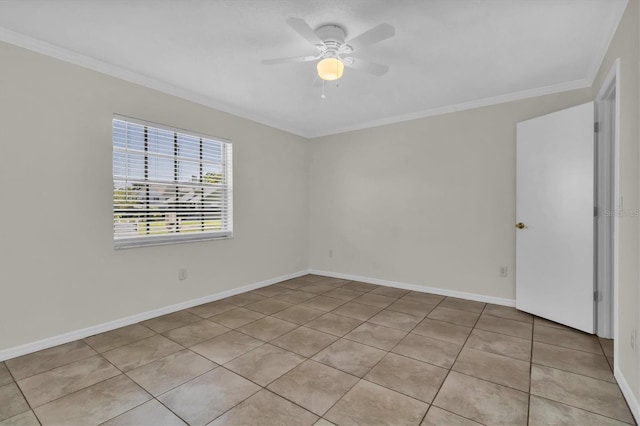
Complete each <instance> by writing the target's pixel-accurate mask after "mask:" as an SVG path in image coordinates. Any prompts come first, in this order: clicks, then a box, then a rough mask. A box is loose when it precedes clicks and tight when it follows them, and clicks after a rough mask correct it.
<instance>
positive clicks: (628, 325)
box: [593, 0, 640, 400]
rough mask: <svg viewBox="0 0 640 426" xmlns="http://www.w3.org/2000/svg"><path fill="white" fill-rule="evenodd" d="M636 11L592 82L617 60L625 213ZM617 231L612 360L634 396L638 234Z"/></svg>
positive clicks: (632, 165)
mask: <svg viewBox="0 0 640 426" xmlns="http://www.w3.org/2000/svg"><path fill="white" fill-rule="evenodd" d="M639 22H640V11H639V7H638V0H630V1H629V4H628V5H627V10H626V11H625V14H624V16H623V18H622V21H621V22H620V25H619V26H618V30H617V32H616V34H615V36H614V38H613V40H612V42H611V45H610V46H609V50H608V52H607V55H606V57H605V59H604V61H603V63H602V66H601V68H600V71H599V73H598V76H597V78H596V80H595V82H594V84H593V96H594V98H595V97H596V96H597V94H598V91H599V90H600V88H601V86H602V84H603V80H604V79H605V78H606V77H607V75H608V74H609V71H610V70H611V67H612V66H613V64H614V62H615V60H616V59H617V58H620V81H619V83H618V84H619V86H618V94H619V97H620V98H619V105H620V135H619V137H620V151H619V156H620V179H619V185H620V195H621V196H622V197H623V209H624V210H625V211H626V212H634V211H638V207H640V204H639V196H640V185H639V179H640V175H639V174H638V165H639V160H640V151H639V149H638V143H639V142H638V139H639V136H640V135H639V131H638V114H639V108H638V100H639V93H640V92H639V90H640V88H639V81H638V80H639V78H640V73H639V71H638V68H639V64H638V61H639V56H638V41H639V40H640V39H639V37H640V35H639V32H638V27H639ZM618 223H619V233H620V234H619V235H620V239H619V242H618V256H619V278H618V281H619V286H618V295H617V300H618V315H619V328H618V336H619V339H618V342H617V348H618V358H617V360H616V362H617V365H618V367H619V369H620V371H621V372H622V374H623V375H624V378H625V380H626V382H627V383H628V384H629V387H630V388H631V390H632V391H633V392H634V393H635V395H636V400H637V399H638V396H640V380H639V377H638V375H639V374H640V373H639V367H640V358H639V356H638V352H634V351H633V350H632V349H631V346H630V344H629V342H630V334H631V331H632V330H633V329H634V328H635V329H636V330H638V329H639V327H640V317H639V315H638V307H639V306H640V303H639V300H640V294H639V291H638V281H639V277H640V275H639V270H638V259H639V256H640V250H639V249H638V241H639V232H640V229H639V227H638V216H637V215H626V214H624V215H621V216H620V217H619V219H618Z"/></svg>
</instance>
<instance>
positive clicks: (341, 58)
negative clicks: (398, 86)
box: [262, 18, 395, 81]
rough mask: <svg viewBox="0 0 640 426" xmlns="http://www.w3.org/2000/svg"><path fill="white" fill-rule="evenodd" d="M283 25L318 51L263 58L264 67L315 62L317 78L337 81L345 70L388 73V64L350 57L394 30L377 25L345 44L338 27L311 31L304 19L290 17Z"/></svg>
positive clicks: (387, 26)
mask: <svg viewBox="0 0 640 426" xmlns="http://www.w3.org/2000/svg"><path fill="white" fill-rule="evenodd" d="M286 22H287V24H288V25H289V26H290V27H291V28H292V29H293V30H294V31H295V32H297V33H298V34H300V36H302V38H304V39H305V40H307V41H308V42H309V43H311V44H312V45H313V47H315V48H316V49H317V50H318V52H317V53H316V54H315V55H310V56H295V57H290V58H278V59H266V60H263V61H262V63H263V64H265V65H273V64H282V63H287V62H312V61H318V64H317V70H318V77H320V78H321V79H323V80H328V81H332V80H338V79H339V78H340V77H342V73H343V72H344V67H349V68H353V69H356V70H359V71H364V72H366V73H369V74H373V75H375V76H381V75H384V74H386V73H387V71H388V70H389V67H388V66H387V65H383V64H377V63H375V62H369V61H365V60H363V59H360V58H355V57H353V56H351V54H353V53H354V52H356V51H358V50H360V49H362V48H364V47H367V46H370V45H372V44H375V43H378V42H381V41H383V40H386V39H388V38H390V37H393V36H394V35H395V29H394V28H393V27H392V26H391V25H389V24H380V25H377V26H375V27H373V28H371V29H370V30H368V31H365V32H364V33H362V34H360V35H359V36H357V37H354V38H352V39H350V40H347V41H345V36H346V32H345V30H344V29H343V28H342V27H340V26H338V25H333V24H330V25H323V26H321V27H319V28H318V29H316V30H315V31H314V30H313V29H312V28H311V27H310V26H309V24H307V23H306V22H305V20H304V19H300V18H289V19H287V21H286Z"/></svg>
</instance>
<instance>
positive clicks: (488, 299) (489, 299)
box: [309, 269, 516, 306]
mask: <svg viewBox="0 0 640 426" xmlns="http://www.w3.org/2000/svg"><path fill="white" fill-rule="evenodd" d="M309 273H310V274H315V275H324V276H327V277H333V278H341V279H344V280H351V281H361V282H365V283H371V284H378V285H385V286H387V287H395V288H401V289H403V290H412V291H419V292H422V293H433V294H439V295H441V296H451V297H459V298H461V299H468V300H476V301H478V302H485V303H493V304H495V305H503V306H516V301H515V300H513V299H505V298H502V297H493V296H485V295H483V294H476V293H467V292H464V291H456V290H448V289H444V288H437V287H427V286H423V285H418V284H408V283H401V282H397V281H388V280H381V279H378V278H370V277H361V276H357V275H349V274H342V273H339V272H329V271H320V270H317V269H310V270H309Z"/></svg>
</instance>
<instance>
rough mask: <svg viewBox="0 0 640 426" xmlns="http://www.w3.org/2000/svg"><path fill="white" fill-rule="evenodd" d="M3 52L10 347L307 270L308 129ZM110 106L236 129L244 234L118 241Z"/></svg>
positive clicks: (0, 167) (6, 337)
mask: <svg viewBox="0 0 640 426" xmlns="http://www.w3.org/2000/svg"><path fill="white" fill-rule="evenodd" d="M0 64H2V65H1V67H0V68H1V71H0V99H1V101H0V121H1V123H0V140H1V142H0V182H2V184H0V194H1V196H0V199H1V200H2V201H0V203H1V205H2V208H0V223H2V229H1V231H0V238H1V244H0V259H1V260H0V264H1V265H0V277H1V279H0V290H1V295H0V350H2V349H7V348H11V347H15V346H17V345H21V344H25V343H30V342H34V341H37V340H39V339H42V338H46V337H52V336H55V335H58V334H61V333H65V332H70V331H75V330H79V329H82V328H85V327H89V326H92V325H96V324H101V323H104V322H107V321H110V320H116V319H120V318H123V317H127V316H130V315H133V314H138V313H141V312H145V311H148V310H152V309H156V308H161V307H165V306H169V305H172V304H175V303H178V302H183V301H188V300H191V299H194V298H198V297H202V296H206V295H211V294H214V293H217V292H221V291H223V290H228V289H232V288H237V287H240V286H242V285H245V284H250V283H254V282H259V281H262V280H266V279H269V278H272V277H277V276H282V275H284V274H289V273H294V272H298V271H301V270H305V269H307V267H308V264H307V259H308V254H307V247H308V231H307V230H308V223H307V219H308V218H307V215H306V214H304V213H303V212H306V211H307V210H306V209H307V208H308V200H307V187H306V185H307V148H306V145H307V144H306V141H305V140H304V139H303V138H300V137H297V136H294V135H291V134H288V133H285V132H281V131H278V130H275V129H272V128H269V127H266V126H263V125H259V124H256V123H254V122H251V121H247V120H244V119H241V118H237V117H234V116H231V115H228V114H224V113H221V112H219V111H215V110H212V109H210V108H206V107H203V106H199V105H196V104H194V103H191V102H188V101H185V100H181V99H178V98H175V97H172V96H169V95H165V94H162V93H159V92H156V91H153V90H150V89H146V88H143V87H140V86H136V85H133V84H129V83H126V82H124V81H122V80H118V79H115V78H111V77H108V76H105V75H103V74H99V73H96V72H93V71H89V70H86V69H84V68H80V67H77V66H74V65H70V64H67V63H64V62H60V61H58V60H54V59H51V58H49V57H46V56H42V55H39V54H35V53H32V52H29V51H27V50H23V49H20V48H17V47H14V46H11V45H8V44H3V43H0ZM113 113H119V114H124V115H128V116H133V117H138V118H142V119H145V120H149V121H153V122H158V123H164V124H167V125H170V126H175V127H180V128H184V129H190V130H193V131H196V132H200V133H204V134H209V135H213V136H220V137H225V138H229V139H231V140H232V141H233V144H234V146H233V148H234V156H235V158H234V179H235V182H234V183H235V185H234V203H235V205H234V207H235V217H234V222H235V237H234V238H233V239H231V240H220V241H209V242H200V243H189V244H179V245H168V246H160V247H148V248H138V249H127V250H118V251H115V250H114V249H113V236H112V226H113V224H112V220H113V219H112V204H111V200H112V195H111V193H112V192H111V191H112V174H111V173H112V171H111V168H112V165H111V161H112V160H111V118H112V114H113ZM181 267H186V268H188V279H187V280H186V281H178V279H177V273H178V268H181Z"/></svg>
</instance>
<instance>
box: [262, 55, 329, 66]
mask: <svg viewBox="0 0 640 426" xmlns="http://www.w3.org/2000/svg"><path fill="white" fill-rule="evenodd" d="M318 58H320V57H319V56H293V57H290V58H276V59H263V60H262V63H263V64H265V65H274V64H284V63H288V62H310V61H315V60H316V59H318Z"/></svg>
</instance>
